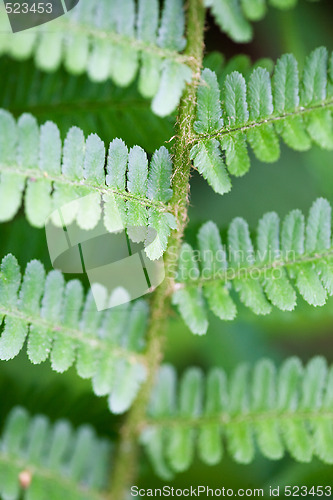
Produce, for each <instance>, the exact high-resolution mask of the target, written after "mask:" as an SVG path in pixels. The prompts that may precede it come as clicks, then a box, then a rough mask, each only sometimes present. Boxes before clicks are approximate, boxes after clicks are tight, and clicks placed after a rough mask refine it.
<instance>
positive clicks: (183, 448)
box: [141, 356, 333, 477]
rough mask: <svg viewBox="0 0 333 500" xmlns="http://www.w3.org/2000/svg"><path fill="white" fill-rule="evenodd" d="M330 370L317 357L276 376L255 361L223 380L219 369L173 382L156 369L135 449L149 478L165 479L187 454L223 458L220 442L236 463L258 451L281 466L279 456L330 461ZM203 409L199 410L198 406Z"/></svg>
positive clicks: (185, 462)
mask: <svg viewBox="0 0 333 500" xmlns="http://www.w3.org/2000/svg"><path fill="white" fill-rule="evenodd" d="M332 377H333V370H332V367H329V369H328V368H327V365H326V361H325V359H324V358H322V357H319V356H317V357H314V358H312V359H311V360H310V361H309V362H308V363H307V365H306V366H304V367H303V366H302V363H301V361H300V360H299V359H298V358H296V357H291V358H288V359H287V360H286V361H285V362H284V363H283V364H282V365H281V366H280V367H279V368H278V369H276V367H275V366H274V364H273V363H272V361H270V360H268V359H260V360H259V361H258V362H256V363H255V365H254V366H253V367H252V368H251V369H250V367H249V366H248V365H239V366H237V367H236V369H235V370H234V371H233V372H232V374H231V376H230V378H229V377H228V378H229V380H227V377H226V375H225V373H224V371H223V370H222V369H220V368H217V369H213V370H210V372H209V373H208V375H207V376H206V377H205V379H206V380H205V382H204V383H203V376H202V373H201V371H200V370H198V369H196V368H190V369H188V370H187V371H185V373H184V374H183V376H182V378H181V379H180V380H179V382H178V386H179V398H178V399H177V400H176V401H175V393H176V388H175V386H176V380H175V372H174V369H172V367H170V366H162V367H161V371H160V373H159V376H158V377H157V381H156V385H155V387H154V390H153V393H152V397H151V401H150V410H149V419H148V422H147V423H146V424H145V426H144V428H143V430H142V436H141V441H142V442H143V444H144V446H145V448H146V450H147V452H148V454H149V456H150V459H151V461H152V465H153V466H154V468H155V470H156V472H157V473H158V474H161V475H162V477H165V472H167V474H168V477H170V476H171V474H170V470H169V467H171V468H172V469H174V470H175V471H183V470H186V469H188V468H189V467H190V465H191V464H192V462H193V461H194V458H195V457H194V449H195V448H196V447H197V448H198V454H199V457H200V458H201V459H202V460H203V461H204V462H205V463H208V464H217V463H218V462H220V461H221V459H222V458H223V448H222V437H223V438H225V440H226V447H227V449H228V451H229V454H230V455H231V456H232V457H233V459H234V460H235V461H236V462H239V463H242V464H247V463H250V462H252V461H253V460H254V458H255V450H256V449H258V450H259V451H260V452H261V454H263V455H264V456H265V457H266V458H269V459H272V460H277V459H281V458H282V457H283V455H284V452H285V450H287V451H288V452H289V453H290V455H291V456H292V457H293V458H294V459H295V460H296V461H298V462H309V461H310V460H311V458H312V455H313V453H315V454H316V455H317V456H318V457H319V458H320V459H321V460H322V461H324V462H325V463H331V462H332V458H333V457H332V451H331V450H330V449H329V444H331V443H332V436H333V434H332V426H331V425H330V424H331V421H330V420H331V419H330V412H331V411H332V402H333V391H332V386H331V382H332ZM202 402H204V404H202Z"/></svg>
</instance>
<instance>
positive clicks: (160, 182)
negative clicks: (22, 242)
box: [0, 112, 175, 260]
mask: <svg viewBox="0 0 333 500" xmlns="http://www.w3.org/2000/svg"><path fill="white" fill-rule="evenodd" d="M1 116H4V117H5V118H4V120H6V123H7V122H8V123H9V124H11V125H12V127H14V128H13V130H14V131H15V133H14V132H13V130H12V132H13V134H14V137H15V144H14V146H13V147H14V150H13V152H12V153H10V157H9V156H8V154H9V153H8V154H7V153H6V151H5V147H4V148H3V151H4V153H3V154H5V153H6V158H5V157H4V158H3V162H2V161H1V158H0V191H1V189H4V192H5V195H4V197H3V198H2V200H1V202H0V220H1V218H2V220H9V219H12V218H13V217H14V215H15V214H16V212H17V211H18V208H19V206H20V204H21V199H22V196H23V190H24V185H25V181H26V180H27V188H26V192H25V212H26V216H27V219H28V221H29V222H30V223H31V224H32V225H33V226H36V227H43V226H44V225H45V224H46V223H47V222H48V220H49V219H48V218H49V216H50V220H51V221H52V222H53V224H55V225H56V226H58V227H62V226H63V225H65V226H67V225H70V224H72V223H74V222H76V223H77V225H78V226H79V227H80V228H81V229H85V230H91V229H94V228H95V227H96V226H97V224H98V222H99V221H100V219H101V215H102V208H103V216H104V217H103V218H104V225H105V227H106V229H107V230H108V231H110V232H113V231H120V230H123V229H124V227H125V228H128V226H130V227H132V228H133V227H134V228H135V227H137V226H141V227H148V228H149V227H150V228H153V229H155V230H156V231H157V233H158V238H157V239H156V242H155V247H153V246H151V247H150V249H149V250H148V249H147V252H146V253H147V255H149V257H150V258H151V259H153V260H154V259H158V258H160V257H161V256H162V254H163V252H164V251H165V250H166V247H167V243H168V238H169V235H170V232H171V229H173V228H175V219H174V216H173V215H172V214H170V213H169V212H168V211H167V210H168V207H167V205H166V203H167V202H168V201H169V200H170V198H171V196H172V190H171V176H172V162H171V157H170V155H169V153H168V151H167V150H166V148H164V147H162V148H160V149H159V150H157V151H156V153H155V154H153V158H152V161H151V162H150V170H149V178H148V160H147V155H146V153H145V152H144V151H143V149H141V148H140V147H139V146H134V147H133V148H132V149H131V151H130V154H128V149H127V147H126V146H125V144H124V143H123V142H122V141H121V140H120V139H115V140H113V141H112V142H111V144H110V147H109V150H108V155H107V158H105V148H104V143H103V141H102V140H101V139H100V138H99V137H98V136H97V135H96V134H92V135H90V136H89V137H88V139H87V141H86V142H85V141H84V136H83V133H82V131H81V130H80V129H79V128H77V127H72V128H71V129H70V130H69V132H68V134H67V136H66V139H65V142H64V146H63V148H62V144H61V141H60V134H59V130H58V128H57V126H56V125H55V124H54V123H51V122H47V123H46V124H45V125H43V126H42V127H41V132H40V140H39V138H38V128H36V127H37V126H36V121H35V119H34V118H33V117H31V116H30V115H27V114H25V115H23V117H22V118H20V119H19V121H18V127H19V134H18V138H17V135H16V136H15V134H16V124H15V121H13V120H12V118H11V115H10V114H8V113H6V112H3V113H1V114H0V120H1ZM5 126H6V127H7V125H5ZM8 126H9V125H8ZM30 129H31V130H30ZM29 130H30V132H31V133H30V132H29ZM9 131H11V128H10V127H9ZM23 132H24V133H23ZM25 132H27V133H28V137H29V138H30V137H31V139H32V143H31V148H32V149H31V150H30V149H29V145H28V144H27V142H26V136H25ZM17 141H18V144H17ZM8 144H10V141H8ZM1 154H2V153H1ZM12 155H13V156H12ZM7 156H8V158H7ZM61 156H62V164H60V159H61ZM37 157H38V165H34V161H35V159H36V158H37ZM10 158H12V159H10ZM23 158H24V159H26V160H27V161H28V164H27V166H26V165H25V164H24V165H22V164H21V162H22V161H23ZM105 164H106V173H105ZM127 169H128V172H127ZM1 186H2V187H1ZM7 196H9V199H8V200H7ZM78 198H80V199H81V200H82V203H81V202H80V203H75V204H74V203H71V202H73V201H75V200H77V199H78ZM102 200H103V202H104V203H103V205H102V203H101V202H102ZM2 202H3V205H1V203H2ZM1 206H3V213H2V215H1ZM59 209H61V213H60V212H59ZM132 232H133V231H132ZM141 232H142V231H141ZM141 240H142V238H141V239H140V241H141Z"/></svg>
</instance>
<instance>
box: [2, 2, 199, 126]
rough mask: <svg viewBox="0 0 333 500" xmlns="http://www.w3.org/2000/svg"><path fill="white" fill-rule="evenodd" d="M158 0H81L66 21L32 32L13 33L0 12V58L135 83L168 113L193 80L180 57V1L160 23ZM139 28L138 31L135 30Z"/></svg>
mask: <svg viewBox="0 0 333 500" xmlns="http://www.w3.org/2000/svg"><path fill="white" fill-rule="evenodd" d="M159 10H160V8H159V2H158V0H149V1H147V0H139V2H138V12H137V13H136V3H135V1H134V0H125V1H123V2H118V1H117V0H112V1H111V0H80V3H79V5H77V6H76V7H75V9H73V10H72V11H71V12H70V13H68V14H67V15H66V16H65V17H62V18H60V19H57V20H54V21H52V32H48V31H47V30H45V28H44V27H43V26H41V27H37V28H33V29H30V30H29V33H28V34H27V33H19V34H17V33H15V35H13V34H11V33H10V28H9V24H8V19H7V18H6V13H5V11H4V9H0V28H1V30H0V31H1V36H0V54H1V53H3V54H8V55H10V56H11V57H14V58H16V59H20V60H22V59H27V58H29V57H30V56H31V55H34V57H35V61H36V65H37V67H38V68H40V69H42V70H45V71H49V72H50V71H55V70H56V69H57V68H58V67H59V66H60V64H61V62H63V63H64V65H65V68H66V69H67V70H68V71H69V72H70V73H73V74H75V75H78V74H82V73H83V72H87V74H88V76H89V77H90V78H91V79H92V80H93V81H99V82H100V81H105V80H107V79H109V78H111V79H112V80H113V82H114V83H115V84H117V85H119V86H122V87H124V86H127V85H129V84H130V83H131V82H133V80H134V79H135V76H136V74H137V70H138V67H139V65H140V66H141V69H140V76H139V90H140V93H141V94H142V95H143V96H144V97H147V98H153V102H152V110H153V111H154V112H155V113H156V114H158V115H160V116H166V115H168V114H170V113H171V112H172V111H174V110H175V108H176V107H177V105H178V102H179V99H180V97H181V94H182V92H183V90H184V87H185V83H186V82H187V81H189V80H191V77H192V71H191V69H190V67H189V66H188V64H189V60H188V59H187V58H186V56H184V55H182V54H180V52H181V51H182V50H183V49H184V47H185V45H186V41H185V38H184V11H183V2H182V0H168V1H166V2H165V5H164V8H163V10H162V12H161V20H160V23H159ZM136 28H137V29H136Z"/></svg>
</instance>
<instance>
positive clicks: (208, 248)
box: [172, 198, 333, 334]
mask: <svg viewBox="0 0 333 500" xmlns="http://www.w3.org/2000/svg"><path fill="white" fill-rule="evenodd" d="M331 224H332V223H331V206H330V204H329V203H328V201H327V200H325V199H323V198H318V199H317V200H316V201H315V202H314V203H313V205H312V207H311V209H310V212H309V216H308V219H307V223H306V227H305V220H304V216H303V214H302V213H301V212H300V210H293V211H292V212H290V213H289V214H288V215H287V216H286V217H285V219H284V221H283V224H282V229H281V235H280V224H279V217H278V215H277V214H276V213H275V212H270V213H267V214H265V215H264V216H263V217H262V219H261V220H260V221H259V224H258V228H257V240H256V247H254V245H253V243H252V241H251V238H250V232H249V227H248V224H247V222H246V221H245V220H244V219H242V218H240V217H237V218H236V219H234V220H233V221H232V222H231V224H230V226H229V230H228V244H227V246H223V245H222V242H221V237H220V234H219V231H218V228H217V227H216V225H215V224H214V223H213V222H207V223H206V224H204V225H203V226H202V227H201V229H200V231H199V233H198V246H199V251H194V250H193V249H192V247H191V246H190V245H188V244H187V243H185V244H184V245H183V247H182V251H181V253H180V258H179V268H178V276H177V283H176V284H175V292H174V294H173V299H172V300H173V304H175V305H177V306H178V310H179V312H180V314H181V316H182V317H183V319H184V321H185V323H186V324H187V325H188V327H189V328H190V329H191V330H192V332H193V333H196V334H203V333H205V332H206V330H207V327H208V320H207V306H208V308H209V309H210V310H212V311H213V313H214V314H215V315H216V316H218V317H219V318H220V319H223V320H232V319H234V317H235V316H236V306H235V303H234V301H233V299H232V297H231V296H230V290H231V288H233V290H234V291H235V292H238V294H239V299H240V301H241V302H242V303H243V304H244V305H245V306H246V307H248V308H249V309H251V310H252V311H253V312H254V313H255V314H263V315H265V314H268V313H270V311H271V309H272V305H274V306H275V307H277V308H278V309H280V310H282V311H292V310H293V309H294V308H295V306H296V292H295V290H294V288H293V286H292V285H291V282H290V280H292V281H293V282H294V285H295V287H296V289H297V291H298V292H299V293H300V295H301V296H302V297H303V298H304V300H305V301H306V302H308V303H309V304H310V305H312V306H323V305H324V304H325V303H326V299H327V296H328V295H332V294H333V246H332V241H331ZM198 261H199V262H200V269H199V265H198ZM204 297H205V299H206V300H204ZM206 303H207V305H206Z"/></svg>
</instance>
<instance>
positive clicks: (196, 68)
mask: <svg viewBox="0 0 333 500" xmlns="http://www.w3.org/2000/svg"><path fill="white" fill-rule="evenodd" d="M204 20H205V9H204V7H203V3H202V0H190V1H189V6H188V12H187V43H188V44H187V48H186V52H185V55H186V56H187V57H188V59H189V61H190V65H191V67H192V70H193V75H194V76H193V79H192V82H191V83H190V84H189V85H188V86H187V88H186V90H185V92H184V95H183V97H182V100H181V102H180V105H179V113H178V119H177V135H176V141H175V146H174V158H173V164H174V172H173V193H174V194H173V198H172V200H171V207H172V211H173V212H174V214H175V217H176V220H177V230H176V231H174V232H173V233H172V235H171V237H170V239H169V245H168V249H167V251H166V253H165V258H164V263H165V272H166V277H165V280H164V282H163V284H162V285H161V286H160V287H159V288H157V290H156V292H155V294H154V297H153V300H152V303H151V318H150V326H149V330H148V347H147V353H146V359H147V366H148V367H149V374H148V378H147V380H146V382H145V384H144V386H143V387H142V389H141V391H140V393H139V396H138V398H137V400H136V401H135V403H134V405H133V406H132V409H131V411H130V413H129V415H128V417H127V420H126V422H125V425H124V427H123V429H122V432H121V437H120V443H119V447H118V453H117V456H116V462H115V464H114V474H113V481H112V487H111V495H112V498H113V499H115V500H118V499H119V500H120V499H123V498H125V494H126V491H127V489H128V487H129V486H130V484H131V481H133V479H134V477H135V474H136V468H137V464H138V452H139V450H138V429H139V427H140V422H144V421H145V418H146V412H147V406H148V403H149V397H150V394H151V390H152V387H153V385H154V383H155V378H156V373H157V370H158V368H159V366H160V364H161V361H162V358H163V350H164V338H165V326H166V320H167V316H168V311H169V307H170V298H169V297H170V294H169V289H170V288H171V287H172V286H173V275H174V270H175V267H176V265H177V260H178V255H179V251H180V246H181V242H182V238H183V234H184V229H185V226H186V223H187V209H188V201H189V179H190V171H191V160H190V149H191V147H190V140H191V136H192V133H193V132H192V126H193V121H194V119H195V104H196V89H197V86H198V83H199V79H200V71H201V66H202V59H203V47H204V42H203V38H204Z"/></svg>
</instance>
